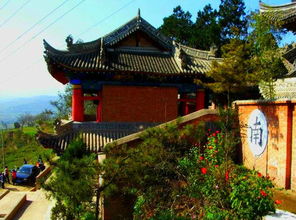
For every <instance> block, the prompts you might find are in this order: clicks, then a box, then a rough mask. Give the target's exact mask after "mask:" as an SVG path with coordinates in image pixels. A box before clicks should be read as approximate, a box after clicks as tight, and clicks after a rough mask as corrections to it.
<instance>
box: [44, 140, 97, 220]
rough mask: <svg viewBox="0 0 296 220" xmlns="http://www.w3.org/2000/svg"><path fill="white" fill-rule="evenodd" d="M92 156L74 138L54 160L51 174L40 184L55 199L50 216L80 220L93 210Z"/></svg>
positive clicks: (94, 182) (93, 175)
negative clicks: (55, 163)
mask: <svg viewBox="0 0 296 220" xmlns="http://www.w3.org/2000/svg"><path fill="white" fill-rule="evenodd" d="M95 167H96V163H95V156H94V155H92V154H90V153H88V152H87V151H86V145H85V144H84V143H83V142H82V140H75V141H73V142H72V143H71V144H70V145H69V146H68V148H67V149H66V150H65V152H64V154H63V155H62V156H61V158H60V159H59V160H58V162H57V166H56V168H55V169H54V175H53V176H52V178H51V179H50V180H49V181H48V182H46V183H45V184H44V185H43V187H44V189H45V190H47V191H48V192H49V196H50V197H53V198H54V199H55V200H56V203H55V206H54V207H53V209H52V218H53V219H65V218H66V219H68V220H72V219H82V218H83V216H85V215H89V213H92V212H93V206H94V204H93V203H92V198H93V195H94V188H95V186H96V184H97V178H96V175H95V174H96V169H95Z"/></svg>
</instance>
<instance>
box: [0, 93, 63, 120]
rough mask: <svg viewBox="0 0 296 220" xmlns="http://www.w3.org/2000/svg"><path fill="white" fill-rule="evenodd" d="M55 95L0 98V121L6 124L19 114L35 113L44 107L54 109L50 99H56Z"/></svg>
mask: <svg viewBox="0 0 296 220" xmlns="http://www.w3.org/2000/svg"><path fill="white" fill-rule="evenodd" d="M57 99H58V97H57V96H32V97H25V98H0V121H3V122H5V123H7V124H11V123H14V122H15V121H16V119H17V117H18V116H19V115H21V114H25V113H29V114H32V115H36V114H39V113H41V112H42V111H43V110H44V109H49V110H52V111H54V110H55V109H54V108H53V106H52V105H51V104H50V101H54V100H57Z"/></svg>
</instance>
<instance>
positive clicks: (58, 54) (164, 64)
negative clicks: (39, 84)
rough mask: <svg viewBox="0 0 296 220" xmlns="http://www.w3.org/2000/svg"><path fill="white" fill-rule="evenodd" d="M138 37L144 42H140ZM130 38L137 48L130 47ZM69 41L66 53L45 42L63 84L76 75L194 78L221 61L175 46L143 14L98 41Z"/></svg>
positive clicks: (212, 54)
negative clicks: (212, 64)
mask: <svg viewBox="0 0 296 220" xmlns="http://www.w3.org/2000/svg"><path fill="white" fill-rule="evenodd" d="M139 38H140V40H142V41H139V42H138V40H139ZM131 39H134V40H135V42H136V41H137V45H133V44H131V43H130V42H129V40H131ZM148 41H149V42H150V43H148V44H147V42H148ZM66 42H67V46H68V48H67V50H57V49H55V48H53V47H52V46H50V45H49V44H48V43H47V42H46V41H45V40H44V47H45V52H44V53H45V55H44V57H45V60H46V62H47V64H48V69H49V72H50V73H51V74H52V75H53V77H54V78H56V79H57V80H58V81H60V82H62V83H64V84H65V83H67V82H68V81H69V79H71V76H73V74H76V76H77V74H79V76H80V77H94V76H95V77H97V78H100V77H101V78H103V79H104V80H106V78H107V75H108V74H110V73H120V74H135V75H141V76H154V75H161V76H165V77H170V76H178V77H180V76H181V77H183V76H184V77H187V78H188V77H192V78H194V77H196V76H198V75H203V74H204V73H205V72H206V71H208V70H209V69H210V66H211V63H212V61H213V60H217V61H219V60H220V59H218V58H215V50H214V49H213V50H210V51H203V50H198V49H194V48H190V47H186V46H184V45H180V44H178V43H175V42H174V41H172V40H171V39H169V38H167V37H165V36H164V35H162V34H161V33H160V32H159V31H158V30H157V29H156V28H154V27H153V26H152V25H151V24H149V23H148V22H147V21H146V20H145V19H143V18H142V17H141V16H140V12H138V15H137V16H136V17H134V18H133V19H131V20H130V21H129V22H127V23H126V24H124V25H122V26H121V27H119V28H117V29H116V30H114V31H112V32H111V33H109V34H107V35H105V36H103V37H101V38H99V39H97V40H94V41H91V42H86V43H83V42H78V43H73V38H72V37H71V36H69V37H67V39H66ZM122 42H125V43H122ZM138 44H139V45H138ZM61 72H62V73H63V74H61ZM108 77H109V78H110V75H108ZM111 78H112V77H111Z"/></svg>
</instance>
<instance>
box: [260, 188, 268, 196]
mask: <svg viewBox="0 0 296 220" xmlns="http://www.w3.org/2000/svg"><path fill="white" fill-rule="evenodd" d="M260 194H261V195H262V196H264V197H265V196H267V193H266V192H265V191H264V190H262V189H261V190H260Z"/></svg>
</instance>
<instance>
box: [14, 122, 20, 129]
mask: <svg viewBox="0 0 296 220" xmlns="http://www.w3.org/2000/svg"><path fill="white" fill-rule="evenodd" d="M13 125H14V128H20V127H21V125H20V123H18V122H14V123H13Z"/></svg>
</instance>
